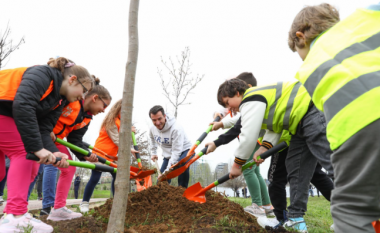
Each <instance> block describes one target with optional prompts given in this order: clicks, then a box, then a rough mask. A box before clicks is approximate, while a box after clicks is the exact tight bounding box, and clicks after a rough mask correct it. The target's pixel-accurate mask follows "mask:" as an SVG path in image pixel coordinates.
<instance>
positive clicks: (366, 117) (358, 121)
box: [296, 9, 380, 150]
mask: <svg viewBox="0 0 380 233" xmlns="http://www.w3.org/2000/svg"><path fill="white" fill-rule="evenodd" d="M296 78H297V79H298V80H299V81H301V82H302V84H303V85H304V86H305V88H306V89H307V91H308V92H309V94H310V96H311V97H312V100H313V102H314V104H315V106H316V107H317V108H318V109H319V110H321V111H323V112H324V113H325V116H326V121H327V129H326V130H327V139H328V140H329V142H330V146H331V149H332V150H335V149H337V148H338V147H339V146H341V145H342V144H343V143H344V142H345V141H346V140H347V139H349V138H350V137H351V136H352V135H354V134H355V133H357V132H358V131H359V130H361V129H362V128H364V127H365V126H367V125H369V124H370V123H372V122H374V121H376V120H377V119H379V118H380V108H379V100H380V12H379V11H373V10H368V9H358V10H357V11H356V12H354V13H353V14H352V15H350V16H349V17H347V18H346V19H345V20H343V21H341V22H339V23H338V24H336V25H335V26H334V27H332V28H331V29H329V30H328V31H326V32H325V33H324V34H322V35H321V36H320V37H319V38H317V39H316V40H315V42H314V45H313V46H312V48H311V50H310V52H309V54H308V55H307V57H306V59H305V62H304V63H303V65H302V66H301V68H300V70H299V71H298V73H297V75H296Z"/></svg>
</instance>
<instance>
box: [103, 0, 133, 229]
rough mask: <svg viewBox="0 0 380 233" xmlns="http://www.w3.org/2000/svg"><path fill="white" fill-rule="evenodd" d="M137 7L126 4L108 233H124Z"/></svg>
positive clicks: (131, 0)
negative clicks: (124, 57)
mask: <svg viewBox="0 0 380 233" xmlns="http://www.w3.org/2000/svg"><path fill="white" fill-rule="evenodd" d="M138 9H139V0H130V5H129V47H128V61H127V65H126V72H125V80H124V90H123V100H122V106H121V126H120V142H123V143H120V144H119V145H120V147H119V163H118V169H117V175H116V181H115V195H114V199H113V204H112V210H111V215H110V218H109V222H108V227H107V233H115V232H120V233H121V232H124V222H125V214H126V210H127V201H128V191H129V183H130V182H129V166H130V160H131V159H130V156H131V152H130V150H131V141H132V138H131V127H132V110H133V95H134V87H135V75H136V66H137V56H138V49H139V46H138V45H139V44H138V24H137V22H138V21H137V19H138Z"/></svg>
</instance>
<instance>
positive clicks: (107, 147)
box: [94, 118, 120, 162]
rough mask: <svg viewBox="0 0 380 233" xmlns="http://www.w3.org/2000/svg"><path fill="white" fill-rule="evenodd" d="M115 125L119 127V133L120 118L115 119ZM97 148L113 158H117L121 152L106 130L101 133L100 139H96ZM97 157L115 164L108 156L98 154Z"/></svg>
mask: <svg viewBox="0 0 380 233" xmlns="http://www.w3.org/2000/svg"><path fill="white" fill-rule="evenodd" d="M115 124H116V126H117V131H120V118H115ZM94 147H95V148H97V149H99V150H102V151H103V152H105V153H106V154H107V155H111V156H117V152H118V150H119V147H118V146H117V145H116V144H115V143H113V141H112V139H111V138H110V137H109V136H108V134H107V131H106V130H105V128H102V129H101V130H100V132H99V137H98V139H96V142H95V146H94ZM95 153H96V152H95ZM96 154H97V155H99V156H101V157H103V158H105V159H107V160H109V161H111V162H113V160H111V159H109V158H107V157H106V156H104V155H102V154H100V153H96Z"/></svg>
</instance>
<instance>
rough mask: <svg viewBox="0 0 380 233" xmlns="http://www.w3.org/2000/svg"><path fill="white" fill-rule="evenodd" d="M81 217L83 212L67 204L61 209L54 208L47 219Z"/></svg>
mask: <svg viewBox="0 0 380 233" xmlns="http://www.w3.org/2000/svg"><path fill="white" fill-rule="evenodd" d="M80 217H82V214H81V213H76V212H73V211H71V210H69V209H67V208H66V206H65V207H62V208H59V209H52V210H51V212H50V214H49V216H48V218H47V219H48V220H52V221H62V220H70V219H74V218H80Z"/></svg>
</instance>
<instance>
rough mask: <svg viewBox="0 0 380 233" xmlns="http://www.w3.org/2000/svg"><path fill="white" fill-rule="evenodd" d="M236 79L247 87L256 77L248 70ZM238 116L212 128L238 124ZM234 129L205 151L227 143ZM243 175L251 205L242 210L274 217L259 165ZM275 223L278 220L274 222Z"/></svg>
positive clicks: (225, 112)
mask: <svg viewBox="0 0 380 233" xmlns="http://www.w3.org/2000/svg"><path fill="white" fill-rule="evenodd" d="M236 79H240V80H242V81H244V82H245V83H247V85H248V87H255V86H256V85H257V81H256V78H255V77H254V76H253V74H252V73H249V72H244V73H241V74H239V75H238V76H237V77H236ZM227 112H228V110H227V109H226V108H224V109H222V110H221V111H220V112H218V113H216V114H215V115H214V118H215V117H216V116H219V117H221V118H222V115H223V116H225V115H226V114H227ZM239 118H240V114H238V113H237V114H236V115H235V116H234V117H232V118H228V117H225V118H223V119H222V120H221V121H220V122H214V123H213V125H214V126H213V129H217V128H221V127H223V128H225V129H226V128H231V127H232V126H233V125H235V124H236V123H237V125H240V121H239ZM237 121H239V122H237ZM235 131H236V128H231V129H230V130H229V131H228V132H226V135H221V137H219V138H218V139H217V140H215V141H214V142H210V143H207V144H206V145H205V146H208V147H209V149H208V151H207V152H208V153H209V152H210V151H213V150H215V149H216V147H218V146H220V145H224V144H227V143H229V142H230V141H231V139H235V138H236V137H237V136H238V135H239V133H240V128H239V129H238V131H239V133H237V134H236V133H235ZM229 135H232V137H229ZM258 148H259V146H257V147H256V148H255V150H254V151H253V153H252V154H251V156H250V157H249V159H248V160H251V159H252V158H253V154H254V152H255V151H256V150H257V149H258ZM243 175H244V179H245V180H246V183H247V186H248V190H249V193H250V194H251V200H252V205H251V206H248V207H246V208H244V210H245V211H247V212H248V213H251V214H253V215H254V216H256V217H261V216H268V217H274V213H273V210H272V205H271V203H270V199H269V194H268V189H267V186H266V184H265V181H264V179H263V177H262V176H261V174H260V167H259V166H256V165H254V166H253V167H252V168H251V169H246V170H245V171H244V172H243ZM277 223H278V222H276V224H277ZM276 224H274V225H276Z"/></svg>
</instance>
